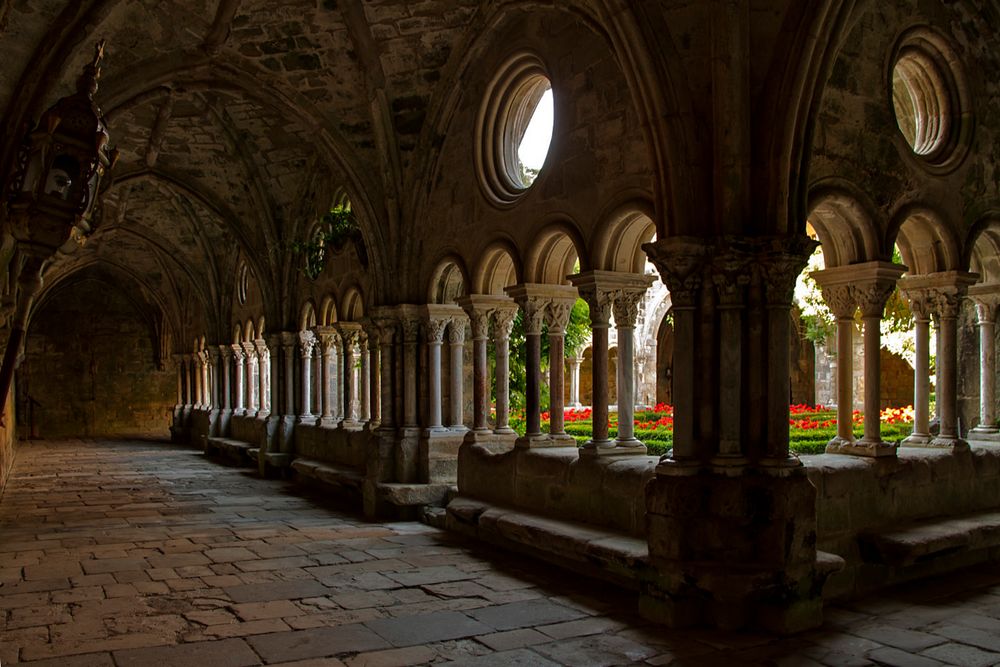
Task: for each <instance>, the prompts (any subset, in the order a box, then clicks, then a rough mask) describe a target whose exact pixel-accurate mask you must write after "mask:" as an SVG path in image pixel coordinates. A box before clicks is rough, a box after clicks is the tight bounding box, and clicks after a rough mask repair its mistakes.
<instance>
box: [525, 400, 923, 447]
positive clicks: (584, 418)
mask: <svg viewBox="0 0 1000 667" xmlns="http://www.w3.org/2000/svg"><path fill="white" fill-rule="evenodd" d="M592 419H593V413H592V411H591V409H590V408H582V409H580V410H572V409H571V410H567V411H566V416H565V422H566V433H568V434H570V435H572V436H573V438H574V439H576V441H577V444H583V443H585V442H586V441H587V440H589V439H590V437H591V433H592V428H593V422H592ZM510 421H511V426H512V427H513V428H514V430H516V431H517V432H518V433H524V415H523V413H520V414H518V413H515V414H512V415H511V420H510ZM864 421H865V420H864V415H862V414H861V413H860V412H859V411H857V410H855V411H854V414H853V419H852V422H853V430H854V435H855V437H856V438H860V437H861V435H862V433H863V431H864ZM881 421H882V428H881V433H882V439H883V440H885V441H886V442H894V441H898V440H902V439H903V438H905V437H906V436H908V435H910V433H911V432H912V430H913V407H912V406H907V407H905V408H886V409H885V410H882V413H881ZM633 423H634V429H635V437H636V438H638V439H639V440H641V441H642V442H644V443H646V446H647V447H648V448H649V453H650V454H656V455H659V454H664V453H665V452H666V451H667V450H668V449H670V447H671V446H672V445H673V435H674V409H673V406H670V405H666V404H663V403H660V404H658V405H656V406H654V407H652V408H650V409H649V410H639V411H637V412H636V413H635V419H634V422H633ZM548 428H549V413H547V412H543V413H542V430H543V431H545V432H548ZM608 431H609V433H610V436H611V437H612V438H614V437H615V436H617V435H618V415H617V414H616V413H611V415H610V419H609V420H608ZM788 431H789V446H790V448H791V450H792V451H793V452H796V453H799V454H819V453H822V452H823V451H824V449H825V448H826V443H827V442H829V441H830V439H832V438H833V437H834V436H835V435H836V434H837V413H836V411H835V410H830V409H829V408H826V407H824V406H822V405H792V406H790V408H789V415H788Z"/></svg>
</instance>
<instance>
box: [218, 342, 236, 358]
mask: <svg viewBox="0 0 1000 667" xmlns="http://www.w3.org/2000/svg"><path fill="white" fill-rule="evenodd" d="M219 353H220V354H222V360H223V361H229V360H230V359H232V358H233V347H232V346H231V345H220V346H219Z"/></svg>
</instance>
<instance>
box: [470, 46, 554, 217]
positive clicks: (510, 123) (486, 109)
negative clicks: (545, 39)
mask: <svg viewBox="0 0 1000 667" xmlns="http://www.w3.org/2000/svg"><path fill="white" fill-rule="evenodd" d="M553 119H554V100H553V94H552V84H551V82H550V81H549V78H548V76H547V74H546V73H545V69H544V67H543V65H542V63H541V61H540V60H539V59H538V58H537V57H535V56H534V55H532V54H519V55H517V56H514V57H513V58H511V59H509V60H508V61H507V63H506V64H505V65H504V66H503V67H502V68H501V69H500V71H499V72H498V74H497V75H496V76H495V77H494V79H493V81H492V82H491V83H490V87H489V89H488V90H487V94H486V98H485V99H484V101H483V105H482V108H481V109H480V113H479V118H478V123H477V126H478V127H477V133H478V141H477V143H476V167H477V172H478V175H479V181H480V184H481V185H482V186H483V189H484V191H485V192H486V194H487V196H488V197H489V198H490V199H491V200H492V201H493V203H494V204H497V205H500V206H505V205H511V204H513V203H515V202H516V201H517V200H518V199H519V198H520V197H521V196H522V195H523V194H524V193H525V192H526V191H527V190H528V188H530V187H531V185H532V184H533V183H534V182H535V179H536V178H538V175H539V173H540V172H541V170H542V168H543V166H544V164H545V159H546V157H547V156H548V154H549V147H550V145H551V142H552V133H553V124H554V120H553Z"/></svg>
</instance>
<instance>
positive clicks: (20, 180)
mask: <svg viewBox="0 0 1000 667" xmlns="http://www.w3.org/2000/svg"><path fill="white" fill-rule="evenodd" d="M104 45H105V42H104V41H103V40H102V41H101V42H100V43H99V44H98V45H97V47H96V50H95V54H94V59H93V61H92V62H91V63H89V64H87V65H86V66H85V67H84V69H83V73H82V74H81V75H80V77H79V79H77V82H76V92H75V93H74V94H73V95H70V96H68V97H64V98H62V99H61V100H59V101H58V102H56V103H55V104H54V105H53V106H52V107H50V108H49V109H48V110H47V111H46V112H45V113H44V114H42V117H41V120H40V121H39V123H38V125H37V127H36V128H35V129H34V130H32V131H30V132H28V134H27V135H26V136H25V138H24V141H23V142H22V145H21V149H20V152H19V153H18V157H17V163H16V165H15V168H14V172H13V174H12V177H11V180H10V182H9V184H8V188H7V212H8V215H9V218H10V220H11V222H12V232H13V235H14V238H15V239H16V240H17V241H18V242H19V244H20V245H21V248H22V250H24V251H27V252H29V253H32V254H36V255H51V254H52V253H54V252H55V251H56V250H57V249H59V248H60V247H62V246H63V245H64V244H65V243H66V242H67V241H69V240H71V239H73V240H76V241H78V242H82V241H83V240H85V239H86V237H87V236H89V235H90V233H91V231H92V226H91V216H92V214H93V212H94V209H95V206H96V204H97V199H98V194H99V187H100V183H101V178H102V177H103V176H104V175H105V174H106V173H107V172H108V170H110V169H111V168H112V167H113V166H114V163H115V162H116V161H117V159H118V150H117V149H109V148H108V140H109V136H108V128H107V123H106V121H105V120H104V115H103V114H102V113H101V110H100V108H99V107H98V106H97V104H96V103H95V102H94V94H95V93H96V92H97V82H98V80H99V79H100V76H101V61H102V59H103V58H104Z"/></svg>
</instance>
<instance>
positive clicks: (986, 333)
mask: <svg viewBox="0 0 1000 667" xmlns="http://www.w3.org/2000/svg"><path fill="white" fill-rule="evenodd" d="M989 289H991V290H992V289H995V287H990V288H989ZM969 295H970V296H972V298H973V299H975V302H976V311H977V314H978V315H979V424H978V425H977V426H976V427H975V428H974V429H972V430H971V431H970V434H969V437H970V439H976V438H979V439H990V440H995V439H997V433H998V432H1000V429H998V428H997V416H996V380H997V377H996V376H997V349H996V314H997V306H998V305H1000V294H998V293H996V292H993V293H990V294H986V293H983V290H982V287H981V286H976V287H972V288H969Z"/></svg>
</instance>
